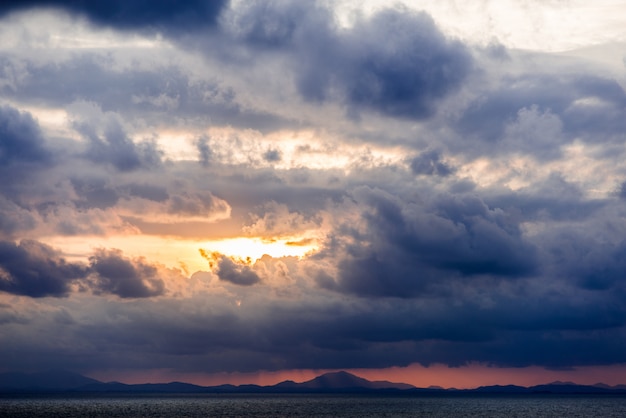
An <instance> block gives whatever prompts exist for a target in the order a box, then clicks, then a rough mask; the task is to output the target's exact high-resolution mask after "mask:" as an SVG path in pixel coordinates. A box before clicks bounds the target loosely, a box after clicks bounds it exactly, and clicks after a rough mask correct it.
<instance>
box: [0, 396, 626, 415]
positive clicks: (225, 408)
mask: <svg viewBox="0 0 626 418" xmlns="http://www.w3.org/2000/svg"><path fill="white" fill-rule="evenodd" d="M420 416H428V417H509V418H512V417H528V416H532V417H626V397H624V396H584V395H583V396H579V395H575V396H553V395H534V396H524V395H520V396H367V395H139V396H136V395H128V396H96V395H94V396H79V395H76V396H70V397H68V396H60V395H58V396H46V397H42V396H36V397H34V396H19V397H6V396H5V397H2V398H0V417H3V418H4V417H7V418H8V417H25V418H26V417H28V418H37V417H64V418H74V417H92V418H97V417H181V418H184V417H188V418H196V417H420Z"/></svg>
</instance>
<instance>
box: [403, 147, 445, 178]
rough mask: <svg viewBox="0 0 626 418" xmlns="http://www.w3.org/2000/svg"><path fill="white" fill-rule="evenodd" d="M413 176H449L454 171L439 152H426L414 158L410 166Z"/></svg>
mask: <svg viewBox="0 0 626 418" xmlns="http://www.w3.org/2000/svg"><path fill="white" fill-rule="evenodd" d="M409 166H410V167H411V171H412V172H413V174H418V175H419V174H422V175H427V176H442V177H445V176H449V175H450V174H452V173H453V172H454V169H453V168H451V167H449V166H448V164H446V163H445V162H444V161H442V160H441V156H440V154H439V153H438V152H437V151H426V152H423V153H421V154H420V155H418V156H417V157H415V158H413V159H412V160H411V162H410V164H409Z"/></svg>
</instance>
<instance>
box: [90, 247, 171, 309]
mask: <svg viewBox="0 0 626 418" xmlns="http://www.w3.org/2000/svg"><path fill="white" fill-rule="evenodd" d="M89 263H90V268H91V270H92V271H93V272H94V273H95V277H94V281H93V283H92V284H91V287H92V289H93V290H94V291H95V292H96V293H110V294H113V295H117V296H119V297H121V298H145V297H152V296H159V295H162V294H164V293H165V284H164V282H163V280H162V279H161V278H160V277H158V275H159V270H158V269H157V267H155V265H152V264H149V263H147V262H146V261H145V260H144V259H143V258H136V259H129V258H125V257H123V255H122V252H121V251H120V250H108V251H106V250H98V251H96V253H95V254H94V255H92V256H91V257H89Z"/></svg>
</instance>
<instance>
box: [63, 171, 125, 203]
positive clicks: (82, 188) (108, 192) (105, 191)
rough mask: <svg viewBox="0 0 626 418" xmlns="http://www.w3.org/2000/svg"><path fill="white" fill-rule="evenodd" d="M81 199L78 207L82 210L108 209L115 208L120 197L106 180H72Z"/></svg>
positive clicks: (85, 178)
mask: <svg viewBox="0 0 626 418" xmlns="http://www.w3.org/2000/svg"><path fill="white" fill-rule="evenodd" d="M70 181H71V183H72V186H74V190H75V191H76V194H77V195H78V197H79V200H78V201H77V202H76V205H77V206H78V207H80V208H100V209H107V208H110V207H113V206H115V205H116V204H117V202H118V201H119V195H118V193H117V191H116V190H114V189H113V188H112V187H111V186H110V185H108V184H106V183H107V182H106V179H104V178H98V177H91V178H87V177H82V178H73V179H71V180H70Z"/></svg>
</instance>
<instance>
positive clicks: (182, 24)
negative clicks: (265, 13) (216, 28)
mask: <svg viewBox="0 0 626 418" xmlns="http://www.w3.org/2000/svg"><path fill="white" fill-rule="evenodd" d="M227 3H228V2H227V1H226V0H184V1H175V0H154V1H147V0H140V1H131V2H128V1H123V0H111V1H107V0H94V1H82V0H25V1H22V0H7V1H3V2H2V4H1V5H0V15H1V14H6V13H8V12H12V11H17V10H23V9H28V8H34V7H54V8H61V9H64V10H68V11H70V12H73V13H77V14H81V15H84V16H86V17H88V18H89V19H91V20H92V21H93V22H94V23H96V24H100V25H106V26H111V27H115V28H118V29H134V30H138V29H139V30H140V29H152V30H160V31H166V32H178V31H187V30H189V29H190V28H205V27H210V26H211V25H213V24H214V23H215V21H216V19H217V17H218V16H219V13H220V12H221V10H222V8H223V7H224V6H225V5H226V4H227Z"/></svg>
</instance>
